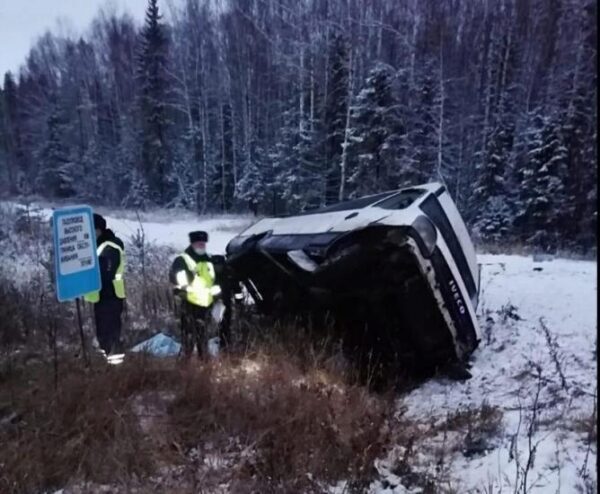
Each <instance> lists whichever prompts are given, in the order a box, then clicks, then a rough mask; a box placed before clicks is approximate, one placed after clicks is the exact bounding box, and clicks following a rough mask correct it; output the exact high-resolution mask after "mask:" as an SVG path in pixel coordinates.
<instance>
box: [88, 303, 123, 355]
mask: <svg viewBox="0 0 600 494" xmlns="http://www.w3.org/2000/svg"><path fill="white" fill-rule="evenodd" d="M122 312H123V299H120V298H104V299H100V301H99V302H97V303H95V304H94V316H95V319H96V338H97V339H98V344H99V345H100V348H102V350H104V351H105V352H106V354H107V355H108V354H110V352H114V351H116V350H118V347H119V345H120V339H121V313H122Z"/></svg>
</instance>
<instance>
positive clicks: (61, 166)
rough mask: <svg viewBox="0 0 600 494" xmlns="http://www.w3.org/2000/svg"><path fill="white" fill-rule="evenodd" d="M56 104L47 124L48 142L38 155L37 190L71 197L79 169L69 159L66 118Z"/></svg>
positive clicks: (47, 193)
mask: <svg viewBox="0 0 600 494" xmlns="http://www.w3.org/2000/svg"><path fill="white" fill-rule="evenodd" d="M53 99H54V101H55V104H54V106H53V111H52V112H51V113H50V116H49V117H48V120H47V122H46V140H45V142H44V144H43V146H42V148H41V150H40V153H39V155H38V157H37V158H38V162H39V167H40V171H39V174H38V180H37V182H36V190H37V191H38V192H39V193H40V194H43V195H44V196H49V197H55V198H66V197H70V196H72V195H73V194H74V193H75V189H74V184H73V183H74V181H75V179H76V178H77V177H76V176H75V173H76V172H77V167H76V166H75V164H74V163H73V162H72V161H71V160H70V158H69V149H68V147H67V145H66V143H65V140H64V138H63V132H64V131H65V122H64V117H63V116H62V114H61V110H60V108H59V107H58V103H57V102H56V98H53Z"/></svg>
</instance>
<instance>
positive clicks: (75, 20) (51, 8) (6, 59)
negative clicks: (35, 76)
mask: <svg viewBox="0 0 600 494" xmlns="http://www.w3.org/2000/svg"><path fill="white" fill-rule="evenodd" d="M147 3H148V2H147V0H0V75H1V77H0V83H1V81H2V79H3V78H4V73H5V72H6V71H8V70H11V71H13V72H15V73H16V72H17V70H18V68H19V66H20V65H21V64H22V63H23V62H24V61H25V57H26V56H27V53H28V52H29V49H30V48H31V45H32V44H33V43H34V42H35V40H36V39H37V38H38V37H39V36H41V35H42V34H44V32H45V31H46V30H47V29H52V30H55V29H56V28H57V26H59V25H61V26H65V27H67V28H68V29H70V30H74V31H75V32H76V33H77V34H81V33H83V32H85V30H86V29H87V28H88V27H89V25H90V23H91V21H92V19H93V18H94V16H95V15H96V13H97V12H98V9H99V8H100V7H102V6H104V5H111V4H112V5H114V6H115V7H116V8H117V10H118V11H121V12H122V11H128V12H129V13H130V14H131V15H132V16H133V17H134V18H135V19H136V20H138V22H141V21H142V19H143V18H144V11H145V8H146V4H147ZM166 5H167V4H166V2H164V7H165V8H166Z"/></svg>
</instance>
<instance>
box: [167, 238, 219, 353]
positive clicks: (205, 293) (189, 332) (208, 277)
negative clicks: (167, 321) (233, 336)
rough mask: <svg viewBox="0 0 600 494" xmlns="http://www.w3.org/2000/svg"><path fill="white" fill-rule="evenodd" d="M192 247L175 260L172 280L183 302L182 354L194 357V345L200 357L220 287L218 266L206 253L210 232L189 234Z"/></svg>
mask: <svg viewBox="0 0 600 494" xmlns="http://www.w3.org/2000/svg"><path fill="white" fill-rule="evenodd" d="M189 238H190V245H189V246H188V247H187V248H186V249H185V251H184V252H182V253H181V254H180V255H179V256H177V257H176V258H175V260H174V261H173V264H172V265H171V269H170V271H169V281H170V282H171V284H172V285H173V289H174V292H175V294H176V295H177V296H178V297H179V299H180V300H181V304H180V305H181V336H182V343H183V351H184V354H185V355H186V356H189V355H191V353H192V351H193V348H194V343H195V345H196V348H197V350H198V356H199V357H202V355H203V354H204V346H205V344H204V339H205V337H206V324H207V320H208V317H209V316H210V309H211V307H212V305H213V302H214V300H215V297H216V296H219V295H220V294H221V288H220V286H219V285H217V284H216V283H215V281H216V274H215V267H214V265H213V263H212V261H211V257H210V256H209V255H208V253H207V252H206V244H207V242H208V233H207V232H204V231H195V232H190V234H189Z"/></svg>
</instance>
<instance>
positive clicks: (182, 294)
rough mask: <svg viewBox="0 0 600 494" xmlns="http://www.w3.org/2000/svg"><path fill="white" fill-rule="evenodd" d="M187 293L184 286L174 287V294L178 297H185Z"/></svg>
mask: <svg viewBox="0 0 600 494" xmlns="http://www.w3.org/2000/svg"><path fill="white" fill-rule="evenodd" d="M186 294H187V292H186V291H185V289H183V288H179V287H175V288H173V295H175V296H176V297H181V298H183V297H185V296H186Z"/></svg>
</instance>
